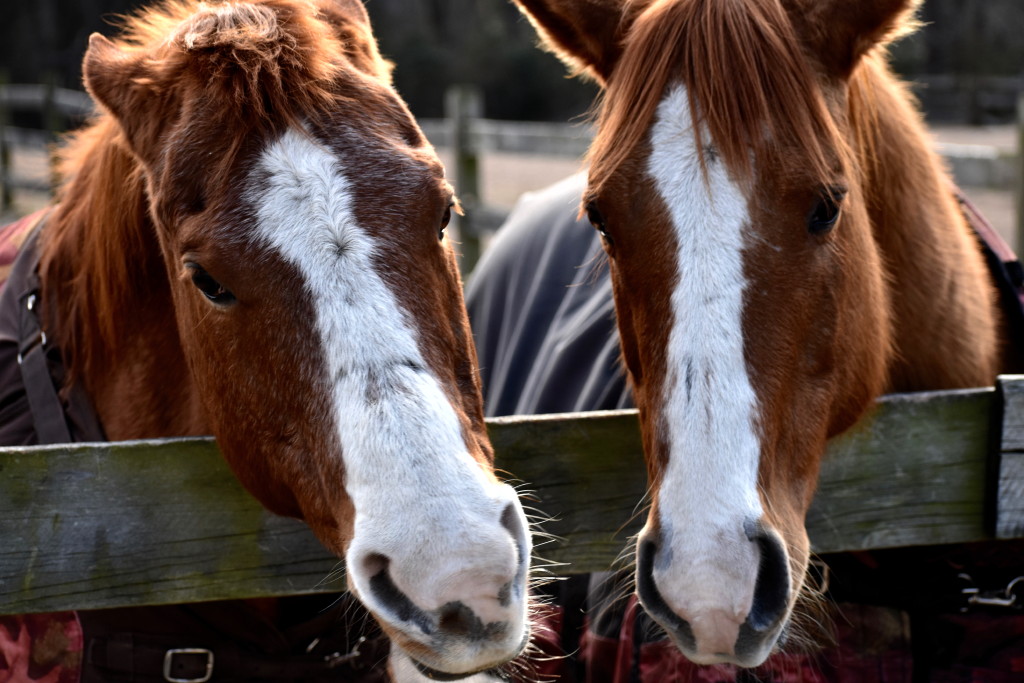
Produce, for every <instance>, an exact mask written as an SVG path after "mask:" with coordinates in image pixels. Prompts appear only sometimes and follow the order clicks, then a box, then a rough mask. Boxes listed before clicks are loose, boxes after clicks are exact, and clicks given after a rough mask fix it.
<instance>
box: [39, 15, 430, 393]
mask: <svg viewBox="0 0 1024 683" xmlns="http://www.w3.org/2000/svg"><path fill="white" fill-rule="evenodd" d="M120 29H121V32H120V35H119V36H118V37H117V38H116V39H115V41H114V44H115V45H116V46H117V48H118V49H119V50H120V51H121V52H122V53H123V54H124V55H129V56H130V55H135V56H144V60H143V61H142V64H143V68H142V69H141V70H140V71H138V72H136V73H135V74H134V79H133V82H134V84H135V85H137V86H141V87H143V88H146V89H148V90H149V91H151V92H152V93H154V94H163V95H168V94H169V97H168V98H166V99H167V101H168V102H172V103H173V104H175V106H174V107H166V108H164V109H160V110H158V117H157V120H152V119H147V120H145V121H141V122H139V125H144V126H148V127H151V128H153V129H154V130H155V129H161V130H167V129H169V128H170V127H172V126H178V128H179V133H178V134H177V135H175V136H174V137H173V138H172V139H171V140H170V141H169V139H168V138H167V137H166V136H159V135H154V136H152V138H153V139H154V140H159V141H160V142H161V144H163V145H164V146H165V149H162V150H153V155H154V156H161V155H166V154H167V153H168V151H169V153H170V154H171V155H178V157H179V158H180V160H181V162H180V165H193V167H192V168H191V169H188V168H181V169H172V170H173V174H172V175H176V176H177V180H176V182H175V185H177V187H171V188H161V187H157V186H154V185H153V183H152V182H151V183H150V184H149V185H148V186H147V174H146V172H145V167H144V164H143V162H142V161H141V160H140V158H139V156H138V154H137V153H138V152H139V150H133V149H132V146H131V145H130V144H129V142H128V138H127V136H126V131H125V129H124V127H123V126H124V122H123V121H119V120H118V119H117V117H115V116H114V114H112V113H111V112H109V111H105V110H103V111H100V112H99V113H98V114H97V115H96V116H95V118H94V119H93V120H92V121H91V122H90V123H89V124H88V125H87V126H86V127H85V128H83V129H82V130H80V131H78V132H76V133H73V134H71V135H69V136H68V137H67V138H66V139H65V141H64V144H63V145H62V147H61V149H59V150H58V153H57V167H58V172H59V175H60V177H61V179H62V183H61V187H60V189H59V193H58V198H59V200H60V204H59V205H58V207H57V209H56V211H55V212H54V214H53V216H52V217H51V219H50V221H49V224H48V227H47V230H46V232H45V235H44V237H43V240H42V254H41V266H40V272H41V276H42V279H43V281H44V283H50V284H49V289H50V293H51V294H52V295H53V297H52V298H54V299H55V300H59V302H60V307H61V311H62V315H61V316H60V319H55V320H54V321H53V324H54V328H55V329H54V339H55V341H56V342H57V343H58V344H60V345H61V346H62V347H64V348H66V349H68V354H69V358H68V376H69V381H74V380H75V379H76V378H80V377H82V376H83V375H89V374H90V372H91V371H92V370H96V371H100V369H102V368H103V367H105V366H107V365H109V363H110V359H111V358H112V357H113V356H114V355H116V354H117V352H118V348H119V344H120V343H121V341H122V340H121V339H119V337H118V335H117V324H116V320H117V318H118V316H120V315H123V312H124V310H125V307H126V306H127V305H128V304H129V303H130V302H131V301H132V300H133V297H135V296H136V294H137V292H136V290H137V289H138V287H139V283H140V282H143V283H148V282H156V281H158V280H161V279H162V280H163V281H166V275H165V274H164V273H163V272H162V265H163V264H162V261H161V258H160V254H159V250H158V248H157V246H156V243H155V242H154V241H153V240H152V239H151V238H150V235H149V234H148V232H149V231H151V230H152V226H151V215H150V211H151V210H152V209H153V208H154V203H156V202H158V201H159V199H160V197H159V196H154V194H153V193H154V192H155V193H156V194H157V195H160V194H161V193H165V192H180V191H182V186H184V185H188V184H189V183H196V184H198V183H203V184H205V185H207V186H210V187H214V186H216V187H220V188H222V189H223V192H224V193H225V195H224V197H223V198H222V199H224V200H225V201H237V199H238V197H239V196H240V192H239V190H238V188H236V187H234V186H235V185H237V183H238V182H240V181H241V180H243V179H241V178H234V177H233V175H238V173H239V172H240V170H244V169H241V168H240V167H239V165H238V164H237V161H238V157H239V155H240V154H242V153H243V152H246V151H252V149H253V148H252V144H251V143H252V141H253V140H254V139H256V138H258V139H260V140H262V144H269V142H270V141H272V140H273V139H274V138H275V137H276V136H278V135H280V134H281V133H283V131H284V130H287V129H289V128H296V127H301V126H303V125H305V123H306V122H307V121H309V120H310V119H315V118H321V119H322V118H323V117H325V116H328V115H330V114H331V113H333V112H337V111H348V112H352V113H353V114H355V115H363V114H365V112H367V111H380V110H381V108H382V107H385V108H387V109H388V110H389V111H390V112H391V114H392V115H391V117H390V118H391V119H392V120H393V121H394V122H395V124H396V125H398V126H399V128H400V130H401V132H402V134H403V135H404V136H405V137H406V138H407V139H409V140H414V141H418V142H420V143H422V142H423V139H422V135H420V134H419V133H418V129H417V130H414V131H413V130H411V129H414V128H415V125H414V124H412V123H411V121H412V119H411V116H409V115H408V111H407V109H406V108H405V106H404V104H403V103H402V102H401V101H400V99H399V98H398V96H397V94H395V93H394V91H393V89H392V88H391V84H390V65H389V64H388V63H387V62H385V61H384V60H383V59H382V58H381V57H380V55H379V53H378V51H377V48H376V43H375V41H374V38H373V36H372V34H371V32H370V27H369V25H368V24H367V23H366V17H365V13H363V14H359V13H357V12H355V11H353V12H348V11H347V10H346V9H345V8H343V7H342V6H341V5H340V4H333V3H331V4H328V3H323V6H319V4H318V3H314V2H307V1H306V0H251V1H250V2H187V1H182V0H167V1H166V2H163V3H159V4H157V5H154V6H152V7H149V8H147V9H142V10H138V11H137V12H136V13H135V14H132V15H127V16H124V17H121V18H120ZM188 116H190V117H195V120H183V118H182V117H188ZM175 117H177V118H175ZM161 119H162V120H161ZM200 133H201V135H200V136H199V137H197V134H200ZM193 138H195V139H193ZM200 138H204V139H200ZM211 141H213V144H212V145H211V144H210V142H211ZM182 143H183V144H182ZM204 145H205V147H204ZM190 147H193V148H195V150H199V151H195V154H192V156H191V157H189V156H188V155H189V154H190V152H189V148H190ZM200 151H201V152H202V154H200ZM214 151H216V154H213V152H214ZM200 156H202V163H201V165H200V166H199V167H194V163H193V162H195V161H197V160H198V159H199V157H200ZM150 170H151V171H152V169H150ZM149 180H150V181H153V180H154V178H152V177H151V178H150V179H149ZM155 180H159V178H156V179H155ZM232 197H233V198H234V199H232ZM149 275H152V277H149Z"/></svg>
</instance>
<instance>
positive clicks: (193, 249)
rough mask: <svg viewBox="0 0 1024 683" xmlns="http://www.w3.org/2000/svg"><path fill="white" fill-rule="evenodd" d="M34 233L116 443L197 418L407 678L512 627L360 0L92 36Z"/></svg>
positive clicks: (51, 295)
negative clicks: (83, 109)
mask: <svg viewBox="0 0 1024 683" xmlns="http://www.w3.org/2000/svg"><path fill="white" fill-rule="evenodd" d="M84 73H85V82H86V85H87V86H88V89H89V91H90V92H91V93H92V95H93V96H94V98H95V99H96V100H97V102H99V103H100V105H101V106H102V110H103V111H102V113H100V114H99V115H98V116H97V118H96V119H95V121H93V122H92V123H91V125H89V126H88V127H87V128H85V129H84V130H83V131H82V132H80V133H78V134H77V135H75V136H74V137H73V139H71V140H70V142H69V144H68V145H67V146H66V148H65V149H64V150H63V151H62V159H61V171H62V173H63V175H64V177H65V178H66V181H65V184H64V186H63V188H62V190H61V193H60V201H59V204H58V205H57V206H56V207H55V208H54V209H53V211H52V213H51V215H50V216H49V218H48V219H47V222H46V224H45V228H44V232H43V233H42V234H41V236H40V258H41V265H40V270H39V274H40V278H41V281H42V295H43V301H44V303H45V310H44V312H43V315H42V319H43V326H44V328H45V332H46V336H47V339H48V340H50V341H52V342H53V343H54V344H56V345H57V346H59V347H60V349H61V350H62V351H63V354H64V356H65V363H66V365H67V372H68V377H69V378H70V379H69V381H70V382H74V383H77V384H78V385H80V386H82V387H84V388H85V389H86V390H87V392H88V395H89V396H90V397H91V400H92V403H93V405H94V407H95V410H96V412H97V414H98V417H99V419H100V422H101V423H102V428H103V430H104V431H105V433H106V435H107V437H109V438H110V439H112V440H120V439H135V438H143V437H168V436H180V435H197V434H208V433H212V434H214V435H215V436H216V437H217V441H218V443H219V445H220V448H221V450H222V451H223V453H224V456H225V457H226V458H227V460H228V462H229V463H230V465H231V467H232V469H233V470H234V471H235V473H236V474H237V475H238V478H239V479H240V480H241V481H242V483H243V484H244V485H245V486H246V487H247V488H248V489H249V491H251V492H252V493H253V495H255V496H256V497H257V498H258V499H259V500H260V502H262V503H263V504H264V505H265V506H266V507H268V508H269V509H271V510H272V511H274V512H277V513H280V514H284V515H292V516H295V517H300V518H302V519H304V520H305V521H306V522H308V523H309V525H310V526H311V527H312V529H313V531H314V532H315V533H316V535H317V536H318V537H319V539H320V540H321V541H322V542H323V543H324V544H325V545H326V546H327V547H328V548H329V549H330V550H332V551H333V552H335V553H336V554H338V555H341V556H343V557H344V559H345V561H346V565H347V572H348V582H349V586H350V588H351V590H352V591H353V592H354V593H355V594H356V595H357V596H358V597H359V599H360V600H361V601H362V602H363V603H364V604H365V605H366V606H367V607H368V608H369V610H370V611H371V612H372V613H373V614H374V616H375V617H376V618H377V620H378V621H379V622H380V624H381V625H382V627H383V628H384V630H385V632H386V633H387V634H388V635H389V636H391V638H392V640H393V642H394V643H397V645H398V646H399V647H400V648H401V650H402V651H404V653H405V654H407V655H408V656H409V657H410V658H411V659H412V660H413V662H415V663H416V666H418V667H419V668H420V669H421V670H425V671H427V672H441V673H444V674H454V675H462V674H468V673H472V672H476V671H479V670H483V669H487V668H490V667H493V666H495V665H497V664H500V663H503V662H505V661H507V660H509V659H510V658H512V657H513V656H515V655H516V654H517V653H518V652H519V651H520V650H521V648H522V646H523V644H524V641H525V640H526V638H527V635H528V632H529V627H528V624H527V621H526V595H525V593H526V587H525V586H526V575H527V566H528V560H529V555H530V536H529V533H528V529H527V525H526V521H525V518H524V515H523V511H522V508H521V505H520V503H519V500H518V497H517V495H516V494H515V492H514V491H513V489H512V488H510V487H509V486H507V485H505V484H502V483H499V482H498V481H497V479H496V477H495V475H494V471H493V453H492V450H491V446H490V444H489V441H488V439H487V436H486V433H485V426H484V421H483V411H482V402H481V397H480V388H479V382H478V378H477V375H476V370H475V368H476V357H475V352H474V350H473V346H472V340H471V336H470V333H469V328H468V323H467V320H466V314H465V308H464V305H463V299H462V294H461V282H460V278H459V273H458V269H457V267H456V260H455V256H454V253H453V251H452V248H451V245H450V244H449V241H448V240H446V239H445V236H444V233H445V226H446V224H447V223H448V219H449V217H450V215H451V211H452V210H453V208H454V206H455V202H454V199H453V193H452V189H451V187H450V186H449V184H448V183H447V182H446V181H445V179H444V170H443V168H442V165H441V163H440V161H439V160H438V157H437V156H436V154H435V152H434V150H433V148H432V147H431V146H430V144H429V143H428V142H427V140H426V139H425V138H424V136H423V134H422V132H421V131H420V129H419V128H418V127H417V125H416V123H415V122H414V120H413V118H412V116H411V115H410V113H409V111H408V110H407V108H406V107H405V105H404V103H403V102H402V101H401V100H400V98H399V97H398V95H397V94H396V92H395V90H394V89H393V88H392V85H391V78H390V66H389V64H388V63H387V62H385V61H384V60H383V59H382V58H381V56H380V54H379V53H378V50H377V46H376V43H375V41H374V38H373V36H372V34H371V30H370V26H369V23H368V17H367V15H366V11H365V9H364V8H363V6H362V4H361V3H360V2H358V0H320V2H317V3H314V2H306V1H304V0H251V1H249V2H242V1H239V2H233V1H228V2H210V3H198V2H191V1H185V0H169V1H168V2H166V3H165V4H163V5H161V6H158V7H156V8H154V9H150V10H146V11H143V12H141V13H139V14H138V15H136V16H134V17H130V18H129V19H127V20H126V21H125V28H124V32H123V34H122V35H121V36H120V37H119V38H118V39H117V40H116V42H112V41H110V40H108V39H106V38H103V37H102V36H100V35H94V36H92V38H91V40H90V45H89V50H88V52H87V54H86V56H85V62H84Z"/></svg>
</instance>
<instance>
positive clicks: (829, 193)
mask: <svg viewBox="0 0 1024 683" xmlns="http://www.w3.org/2000/svg"><path fill="white" fill-rule="evenodd" d="M845 197H846V190H845V189H843V188H840V187H830V188H828V189H826V190H825V191H824V192H822V193H821V196H820V197H819V198H818V203H817V204H816V205H815V207H814V210H813V211H812V212H811V215H810V216H809V217H808V219H807V230H808V231H809V232H810V233H811V234H812V235H824V234H825V233H827V232H828V231H829V230H831V229H832V228H833V227H835V224H836V221H838V220H839V214H840V212H841V211H840V209H841V207H842V203H843V199H844V198H845Z"/></svg>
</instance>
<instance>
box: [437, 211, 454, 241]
mask: <svg viewBox="0 0 1024 683" xmlns="http://www.w3.org/2000/svg"><path fill="white" fill-rule="evenodd" d="M452 206H453V205H452V204H449V205H448V206H446V207H445V209H444V215H443V216H441V228H440V229H439V230H438V231H437V239H439V240H443V239H444V229H445V228H447V227H448V223H450V222H451V220H452Z"/></svg>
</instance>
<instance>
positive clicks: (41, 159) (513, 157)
mask: <svg viewBox="0 0 1024 683" xmlns="http://www.w3.org/2000/svg"><path fill="white" fill-rule="evenodd" d="M932 132H933V134H934V136H935V138H936V140H937V141H941V142H946V143H954V144H958V145H983V146H987V147H995V148H997V149H999V150H1000V152H1002V153H1006V154H1012V153H1013V152H1014V151H1015V149H1016V133H1015V129H1014V128H1013V127H1012V126H996V127H981V128H975V127H970V128H969V127H942V128H934V129H933V131H932ZM439 151H440V152H441V157H442V160H444V161H445V162H446V163H447V162H448V159H447V158H446V157H447V152H446V150H439ZM13 164H14V168H15V172H16V173H17V174H18V175H19V176H24V177H33V178H38V179H45V178H46V177H47V173H48V169H47V160H46V155H45V154H44V153H43V152H42V151H39V152H36V153H24V152H21V153H19V154H18V155H16V157H15V159H14V161H13ZM480 166H481V168H480V174H481V177H480V182H481V187H482V194H483V197H482V198H483V200H484V203H485V204H487V205H490V206H494V207H498V208H501V209H505V210H507V209H511V208H512V206H514V205H515V202H516V200H517V199H518V198H519V197H520V196H521V195H522V194H523V193H525V192H529V191H531V190H537V189H540V188H543V187H546V186H547V185H550V184H552V183H554V182H556V181H558V180H560V179H562V178H564V177H566V176H568V175H570V174H572V173H575V172H577V171H579V170H581V169H582V163H581V161H580V160H578V159H570V158H565V157H544V156H536V155H524V154H497V153H496V154H488V155H486V156H484V157H483V159H482V160H481V164H480ZM456 189H457V188H456ZM965 191H966V192H967V194H968V196H969V197H970V198H971V199H972V201H974V202H975V203H976V204H977V205H978V207H979V208H980V209H981V211H982V213H984V214H985V216H986V217H987V218H988V219H989V221H991V222H992V224H993V226H995V228H996V229H997V230H998V231H999V232H1000V233H1001V234H1002V235H1003V236H1004V237H1005V238H1006V239H1007V240H1008V241H1009V242H1010V243H1011V244H1017V241H1016V239H1015V238H1014V235H1013V233H1014V230H1015V228H1014V217H1015V215H1016V212H1015V211H1016V210H1015V208H1014V200H1013V195H1012V194H1011V193H1009V192H1002V191H994V190H987V189H982V188H973V187H972V188H965ZM48 200H49V198H48V197H47V196H46V195H45V194H41V193H28V192H21V193H18V194H17V195H16V196H15V207H14V210H13V211H7V212H4V213H3V214H2V215H0V220H2V221H3V223H6V222H8V221H9V220H12V219H13V218H15V217H17V216H18V215H21V214H24V213H28V212H29V211H32V210H34V209H35V208H38V207H41V206H44V205H45V204H46V203H47V201H48Z"/></svg>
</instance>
